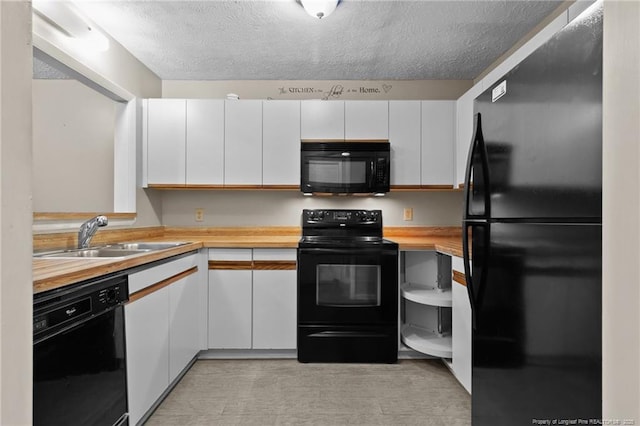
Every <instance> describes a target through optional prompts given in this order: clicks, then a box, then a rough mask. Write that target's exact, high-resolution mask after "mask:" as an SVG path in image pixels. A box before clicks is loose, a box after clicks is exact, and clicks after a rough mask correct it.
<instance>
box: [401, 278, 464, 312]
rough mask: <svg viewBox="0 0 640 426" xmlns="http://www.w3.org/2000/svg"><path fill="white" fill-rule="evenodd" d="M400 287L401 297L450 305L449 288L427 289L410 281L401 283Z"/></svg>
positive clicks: (430, 303) (429, 303) (423, 303)
mask: <svg viewBox="0 0 640 426" xmlns="http://www.w3.org/2000/svg"><path fill="white" fill-rule="evenodd" d="M401 289H402V297H404V298H405V299H407V300H411V301H412V302H416V303H420V304H422V305H430V306H442V307H445V308H448V307H451V305H452V297H451V289H447V290H444V291H443V290H438V289H428V288H424V287H420V286H417V285H415V284H411V283H404V284H402V286H401Z"/></svg>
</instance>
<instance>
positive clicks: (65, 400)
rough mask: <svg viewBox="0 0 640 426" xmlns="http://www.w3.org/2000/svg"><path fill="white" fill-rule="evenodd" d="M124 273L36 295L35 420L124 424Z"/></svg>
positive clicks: (36, 422) (34, 313)
mask: <svg viewBox="0 0 640 426" xmlns="http://www.w3.org/2000/svg"><path fill="white" fill-rule="evenodd" d="M128 292H129V291H128V281H127V276H126V275H119V276H111V277H108V278H103V279H98V280H93V281H87V282H83V283H79V284H76V285H73V286H69V287H64V288H61V289H58V290H51V291H48V292H44V293H40V294H36V295H34V302H33V303H34V304H33V423H34V425H70V424H77V425H80V424H81V425H108V426H112V425H126V424H128V419H127V418H128V415H127V381H126V377H127V376H126V360H125V336H124V307H123V304H124V302H126V301H127V300H128Z"/></svg>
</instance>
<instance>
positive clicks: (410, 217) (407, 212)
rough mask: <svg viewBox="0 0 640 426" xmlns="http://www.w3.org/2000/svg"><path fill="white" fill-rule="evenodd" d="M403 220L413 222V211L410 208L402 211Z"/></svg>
mask: <svg viewBox="0 0 640 426" xmlns="http://www.w3.org/2000/svg"><path fill="white" fill-rule="evenodd" d="M403 219H404V220H406V221H409V220H413V209H412V208H411V207H406V208H405V209H404V214H403Z"/></svg>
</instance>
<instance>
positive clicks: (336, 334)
mask: <svg viewBox="0 0 640 426" xmlns="http://www.w3.org/2000/svg"><path fill="white" fill-rule="evenodd" d="M308 337H348V338H352V337H388V336H387V335H386V334H384V333H371V332H361V331H320V332H318V333H313V334H310V335H309V336H308Z"/></svg>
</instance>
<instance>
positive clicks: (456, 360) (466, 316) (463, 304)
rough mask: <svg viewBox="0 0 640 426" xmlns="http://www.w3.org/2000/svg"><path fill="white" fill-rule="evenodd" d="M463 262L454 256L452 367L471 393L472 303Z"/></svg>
mask: <svg viewBox="0 0 640 426" xmlns="http://www.w3.org/2000/svg"><path fill="white" fill-rule="evenodd" d="M463 262H464V261H463V260H462V259H461V258H459V257H453V258H452V270H453V280H452V281H453V282H452V284H451V287H452V296H453V307H452V318H451V320H452V321H451V323H452V325H451V328H452V338H453V341H452V349H453V359H452V369H453V372H454V374H455V375H456V378H457V379H458V380H459V381H460V383H462V386H464V388H465V389H466V390H467V392H469V393H471V368H472V358H471V340H472V334H471V333H472V330H471V304H470V303H469V295H468V293H467V287H466V282H465V281H466V280H465V278H464V263H463ZM463 282H464V283H463Z"/></svg>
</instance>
